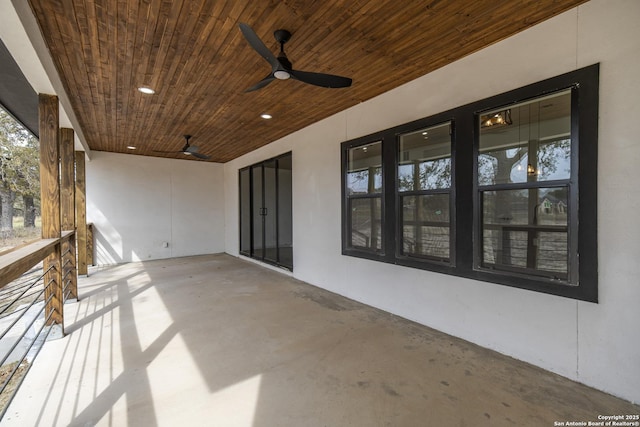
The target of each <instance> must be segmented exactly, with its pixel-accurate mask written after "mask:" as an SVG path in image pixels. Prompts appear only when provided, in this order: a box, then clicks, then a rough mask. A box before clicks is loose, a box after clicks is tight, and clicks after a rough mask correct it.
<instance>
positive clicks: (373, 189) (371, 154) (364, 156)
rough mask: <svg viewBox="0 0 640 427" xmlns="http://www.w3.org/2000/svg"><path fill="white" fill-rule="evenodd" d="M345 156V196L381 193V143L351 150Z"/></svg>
mask: <svg viewBox="0 0 640 427" xmlns="http://www.w3.org/2000/svg"><path fill="white" fill-rule="evenodd" d="M347 156H348V158H347V194H349V195H351V194H374V193H380V192H381V191H382V143H381V142H379V141H378V142H374V143H372V144H367V145H363V146H360V147H356V148H351V149H349V151H348V153H347Z"/></svg>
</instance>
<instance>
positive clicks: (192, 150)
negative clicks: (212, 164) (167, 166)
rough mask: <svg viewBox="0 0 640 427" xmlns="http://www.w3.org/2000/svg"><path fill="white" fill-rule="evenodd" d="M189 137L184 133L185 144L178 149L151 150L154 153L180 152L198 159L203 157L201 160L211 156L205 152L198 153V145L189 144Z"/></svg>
mask: <svg viewBox="0 0 640 427" xmlns="http://www.w3.org/2000/svg"><path fill="white" fill-rule="evenodd" d="M190 138H191V135H184V139H185V144H184V147H182V150H179V151H159V150H153V151H154V152H155V153H172V154H175V153H182V154H186V155H188V156H193V157H197V158H198V159H203V160H209V159H210V158H211V156H207V155H205V154H200V153H198V147H196V146H195V145H189V139H190Z"/></svg>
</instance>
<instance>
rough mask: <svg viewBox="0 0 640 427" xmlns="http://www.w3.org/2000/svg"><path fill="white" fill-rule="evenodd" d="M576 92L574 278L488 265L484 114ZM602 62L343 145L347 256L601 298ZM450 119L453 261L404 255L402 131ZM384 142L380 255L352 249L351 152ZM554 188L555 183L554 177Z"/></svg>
mask: <svg viewBox="0 0 640 427" xmlns="http://www.w3.org/2000/svg"><path fill="white" fill-rule="evenodd" d="M566 89H571V94H572V95H571V97H572V98H571V109H572V118H571V177H570V179H569V186H570V189H569V190H568V204H569V206H570V209H569V219H568V227H569V228H570V229H572V231H571V232H570V233H569V237H568V250H569V253H570V255H569V262H570V266H569V269H570V273H569V277H568V278H567V280H560V281H559V280H556V279H554V278H550V277H543V276H532V275H529V274H524V273H522V272H508V271H496V270H491V269H487V268H484V267H482V266H481V263H480V262H479V261H480V260H479V257H480V251H479V250H478V247H479V246H478V245H479V244H480V243H479V236H480V234H479V233H480V224H481V215H480V213H479V209H480V203H479V202H480V200H479V197H480V196H479V194H480V193H479V189H478V183H477V171H478V160H477V159H478V152H479V132H478V129H477V122H478V119H479V118H478V116H479V115H480V114H481V113H482V112H485V111H488V110H491V109H494V108H501V107H504V106H509V105H514V104H517V103H520V102H523V101H526V100H529V99H534V98H538V97H541V96H545V95H547V94H551V93H554V92H559V91H562V90H566ZM598 92H599V64H594V65H591V66H588V67H585V68H581V69H578V70H575V71H572V72H569V73H565V74H562V75H559V76H556V77H552V78H550V79H546V80H543V81H540V82H537V83H533V84H530V85H527V86H524V87H521V88H518V89H514V90H511V91H509V92H505V93H502V94H499V95H496V96H492V97H489V98H485V99H483V100H480V101H476V102H472V103H470V104H467V105H464V106H461V107H457V108H454V109H451V110H448V111H445V112H442V113H439V114H435V115H433V116H430V117H426V118H423V119H419V120H416V121H413V122H410V123H406V124H403V125H400V126H396V127H393V128H390V129H386V130H383V131H379V132H376V133H374V134H371V135H367V136H363V137H360V138H356V139H353V140H349V141H345V142H343V143H342V144H341V152H342V169H341V172H342V254H343V255H346V256H354V257H358V258H365V259H370V260H374V261H380V262H385V263H391V264H397V265H403V266H408V267H414V268H419V269H424V270H429V271H434V272H439V273H445V274H450V275H454V276H459V277H464V278H469V279H474V280H478V281H484V282H490V283H496V284H501V285H506V286H511V287H516V288H521V289H526V290H531V291H536V292H542V293H547V294H552V295H558V296H562V297H567V298H572V299H577V300H583V301H589V302H597V301H598V254H597V170H598V168H597V164H598V103H599V93H598ZM446 121H450V122H451V124H452V137H451V140H452V146H451V175H452V177H451V179H452V182H451V189H450V193H449V194H450V197H451V200H450V204H451V205H450V206H451V212H450V215H451V223H450V227H451V228H450V233H451V235H450V239H451V240H450V241H451V245H452V246H451V259H450V260H449V262H442V261H437V260H432V259H428V258H424V259H423V258H416V257H405V256H401V249H402V248H401V246H400V245H401V244H402V241H401V237H402V234H401V224H400V222H401V218H402V215H401V212H400V211H399V209H401V208H402V206H401V204H400V200H401V198H400V197H401V196H400V194H399V191H398V188H397V182H396V181H397V175H398V171H397V164H398V161H397V160H398V159H397V157H398V154H397V153H398V149H397V146H398V140H399V135H401V134H404V133H408V132H411V131H414V130H417V129H420V128H422V127H430V126H434V125H437V124H440V123H443V122H446ZM375 141H382V156H383V158H382V174H383V192H382V195H381V197H382V212H381V218H382V224H383V225H382V235H383V247H382V251H381V252H380V253H372V252H370V251H363V250H359V249H357V248H353V247H349V246H348V242H349V240H348V232H349V229H348V227H347V222H346V220H348V212H346V211H347V209H346V206H348V204H347V198H346V176H345V171H346V166H347V165H346V161H347V155H346V153H347V152H348V150H349V149H350V148H354V147H358V146H361V145H366V144H368V143H371V142H375ZM549 184H550V185H551V186H553V183H552V182H549Z"/></svg>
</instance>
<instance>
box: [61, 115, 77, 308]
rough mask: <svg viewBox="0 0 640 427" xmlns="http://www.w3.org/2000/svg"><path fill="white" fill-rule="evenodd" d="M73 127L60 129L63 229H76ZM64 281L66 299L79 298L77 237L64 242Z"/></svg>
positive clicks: (73, 236)
mask: <svg viewBox="0 0 640 427" xmlns="http://www.w3.org/2000/svg"><path fill="white" fill-rule="evenodd" d="M73 146H74V133H73V129H69V128H62V129H60V216H61V218H60V225H61V227H62V230H75V229H76V209H75V205H76V186H75V152H74V147H73ZM62 283H63V288H64V292H63V293H64V301H66V300H67V299H78V274H77V272H76V238H75V235H72V236H71V238H70V239H68V240H66V241H65V242H64V243H63V244H62Z"/></svg>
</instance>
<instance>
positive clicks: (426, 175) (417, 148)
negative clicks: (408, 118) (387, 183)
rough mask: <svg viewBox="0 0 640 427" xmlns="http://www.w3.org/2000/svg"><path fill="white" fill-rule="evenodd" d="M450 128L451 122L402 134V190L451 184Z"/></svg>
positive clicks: (442, 186) (432, 188)
mask: <svg viewBox="0 0 640 427" xmlns="http://www.w3.org/2000/svg"><path fill="white" fill-rule="evenodd" d="M450 129H451V125H450V123H444V124H441V125H438V126H433V127H430V128H426V129H420V130H418V131H415V132H411V133H406V134H403V135H401V136H400V144H399V147H398V149H399V156H398V159H399V163H398V189H399V191H419V190H434V189H439V188H449V187H451V132H450Z"/></svg>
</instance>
